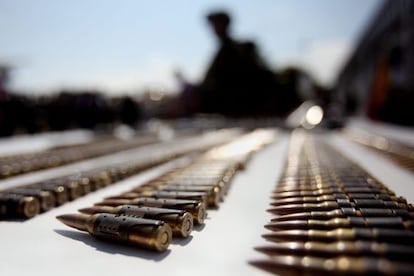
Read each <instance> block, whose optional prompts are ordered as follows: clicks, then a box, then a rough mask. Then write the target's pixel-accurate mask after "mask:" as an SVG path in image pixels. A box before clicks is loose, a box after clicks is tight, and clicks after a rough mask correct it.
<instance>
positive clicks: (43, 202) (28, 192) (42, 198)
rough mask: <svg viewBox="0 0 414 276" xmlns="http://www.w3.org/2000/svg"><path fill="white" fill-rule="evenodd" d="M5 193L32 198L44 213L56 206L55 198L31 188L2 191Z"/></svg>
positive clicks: (45, 192)
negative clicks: (37, 201)
mask: <svg viewBox="0 0 414 276" xmlns="http://www.w3.org/2000/svg"><path fill="white" fill-rule="evenodd" d="M4 192H5V193H10V194H16V195H24V196H33V197H35V198H37V199H38V200H39V203H40V209H41V210H42V211H43V212H45V211H48V210H50V209H52V208H54V207H55V206H56V199H55V196H54V195H53V194H52V193H51V192H48V191H42V190H40V189H33V188H15V189H10V190H6V191H4Z"/></svg>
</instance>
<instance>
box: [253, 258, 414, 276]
mask: <svg viewBox="0 0 414 276" xmlns="http://www.w3.org/2000/svg"><path fill="white" fill-rule="evenodd" d="M249 263H250V264H251V265H253V266H256V267H258V268H260V269H263V270H265V271H268V272H271V273H274V274H278V275H412V272H413V271H414V265H413V264H411V263H408V262H396V261H390V260H387V259H385V258H373V257H347V256H346V257H337V258H331V259H326V258H318V257H308V256H306V257H298V256H272V257H269V258H268V259H265V260H257V261H251V262H249Z"/></svg>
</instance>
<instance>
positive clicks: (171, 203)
mask: <svg viewBox="0 0 414 276" xmlns="http://www.w3.org/2000/svg"><path fill="white" fill-rule="evenodd" d="M95 205H97V206H119V205H136V206H147V207H157V208H167V209H178V210H184V211H187V212H189V213H190V214H191V215H192V216H193V219H194V223H196V224H203V223H204V219H205V217H206V208H205V205H204V203H202V202H200V201H198V200H185V199H161V198H149V197H143V198H135V199H108V200H104V201H102V202H98V203H96V204H95Z"/></svg>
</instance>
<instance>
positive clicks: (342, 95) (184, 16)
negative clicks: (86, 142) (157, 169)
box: [0, 0, 414, 136]
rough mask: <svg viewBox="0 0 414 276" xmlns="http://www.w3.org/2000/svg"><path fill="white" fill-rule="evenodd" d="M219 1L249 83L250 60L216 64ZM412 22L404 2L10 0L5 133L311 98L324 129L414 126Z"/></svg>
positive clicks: (290, 107) (1, 94)
mask: <svg viewBox="0 0 414 276" xmlns="http://www.w3.org/2000/svg"><path fill="white" fill-rule="evenodd" d="M212 11H213V12H217V11H219V12H223V11H224V12H225V13H226V14H227V15H228V16H229V17H230V18H231V25H230V26H229V30H228V32H229V36H230V37H231V38H232V41H237V43H238V44H237V45H242V46H243V48H242V51H243V55H249V58H250V57H252V60H254V64H255V66H256V67H255V68H259V69H257V70H259V71H260V72H261V73H258V75H257V76H256V78H255V81H252V82H251V83H250V82H246V79H249V78H250V77H251V76H253V75H255V73H251V72H256V71H257V70H256V69H255V70H256V71H249V70H250V69H249V70H245V71H243V74H245V75H243V74H241V75H240V74H239V73H240V70H239V71H238V69H235V72H236V73H234V74H233V75H232V73H231V72H230V71H231V70H233V69H234V68H233V69H231V68H232V67H231V66H230V67H226V66H227V65H228V62H227V63H226V62H224V63H226V64H227V65H225V66H224V67H221V68H224V69H221V71H220V70H216V69H212V68H215V67H214V66H215V65H214V64H215V63H216V62H215V61H217V58H218V53H220V49H221V48H220V47H221V46H222V44H221V42H220V39H219V40H218V39H217V36H216V34H214V33H213V29H212V28H211V27H212V26H211V24H209V22H208V20H207V19H206V16H207V15H208V14H211V12H212ZM413 21H414V2H413V1H409V0H388V1H386V0H364V1H359V0H347V1H343V0H314V1H299V0H289V1H287V0H278V1H271V0H265V1H255V2H252V1H236V0H234V1H233V0H228V1H209V0H197V1H174V3H173V2H170V3H156V2H154V1H152V2H142V1H132V0H131V1H109V0H100V1H98V0H73V1H56V0H53V1H52V0H38V1H29V0H26V1H24V0H22V1H13V0H2V1H1V2H0V37H1V43H0V135H1V136H9V135H15V134H20V133H38V132H45V131H54V130H64V129H72V128H87V129H94V130H100V129H110V128H113V127H114V126H117V125H119V124H125V125H129V126H132V127H136V126H137V125H139V124H140V123H142V122H144V121H146V120H148V119H151V118H163V119H177V118H195V117H199V116H206V114H208V115H209V116H211V115H215V116H216V115H223V116H225V117H230V118H233V117H235V118H244V117H248V118H252V117H254V118H279V119H280V120H281V121H282V122H283V121H284V120H285V119H286V118H288V117H289V114H292V112H293V111H295V110H296V109H297V108H298V107H300V106H301V105H302V104H303V103H307V102H312V103H317V104H318V106H321V108H322V109H323V110H324V114H325V116H324V120H325V124H324V125H325V126H327V127H338V126H341V125H343V123H344V122H345V120H346V118H347V117H348V116H363V117H367V118H370V119H372V120H378V121H383V122H389V123H393V124H400V125H408V126H412V125H414V111H413V109H412V108H411V106H410V105H411V104H412V103H414V93H413V88H414V84H413V82H414V81H413V77H412V76H413V71H414V47H413V46H414V33H413V32H414V31H413V27H412V26H414V22H413ZM210 23H211V22H210ZM219 63H220V62H219ZM222 63H223V62H222ZM233 67H234V66H233ZM235 67H237V66H235ZM228 68H230V69H228ZM212 70H213V71H215V73H214V74H213V73H211V71H212ZM229 72H230V73H229ZM211 75H213V77H211ZM231 76H233V77H234V78H233V79H238V81H234V80H232V77H231ZM240 76H242V77H240ZM223 79H225V80H223ZM243 81H244V82H243ZM223 82H224V83H225V84H224V85H221V84H220V83H223ZM212 83H213V84H212ZM206 87H207V88H206ZM223 87H224V88H225V89H223ZM247 88H248V89H247ZM244 90H246V91H244ZM247 90H248V91H247ZM223 91H225V92H223Z"/></svg>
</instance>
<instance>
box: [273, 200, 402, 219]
mask: <svg viewBox="0 0 414 276" xmlns="http://www.w3.org/2000/svg"><path fill="white" fill-rule="evenodd" d="M343 207H347V208H362V207H370V208H390V209H409V208H410V207H409V205H407V204H404V203H399V202H395V201H383V200H379V199H378V200H377V199H355V200H352V201H349V200H347V199H345V200H342V199H338V200H336V201H325V202H322V203H304V204H288V205H283V206H276V207H274V208H271V209H269V210H268V211H269V212H270V213H273V214H278V215H287V214H292V213H298V212H307V211H310V212H311V211H331V210H334V209H339V208H343Z"/></svg>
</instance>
